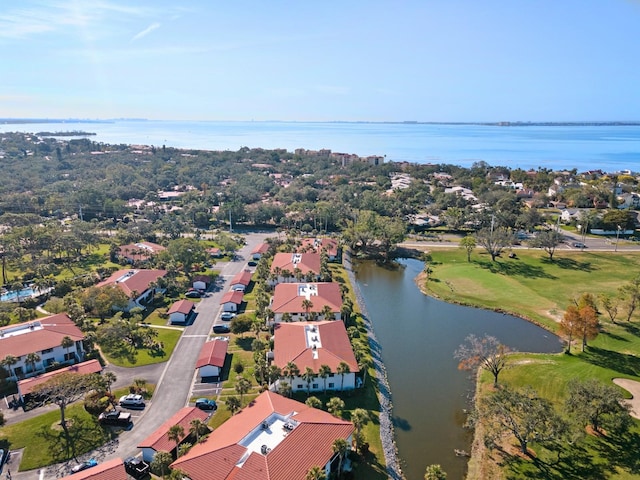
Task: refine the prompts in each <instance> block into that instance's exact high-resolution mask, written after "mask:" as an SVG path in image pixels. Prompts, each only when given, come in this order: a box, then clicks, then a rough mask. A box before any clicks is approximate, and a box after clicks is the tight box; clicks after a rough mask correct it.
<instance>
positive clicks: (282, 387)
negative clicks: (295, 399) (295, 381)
mask: <svg viewBox="0 0 640 480" xmlns="http://www.w3.org/2000/svg"><path fill="white" fill-rule="evenodd" d="M291 391H292V388H291V384H289V383H287V382H280V383H279V384H278V393H279V394H280V395H282V396H283V397H290V396H291Z"/></svg>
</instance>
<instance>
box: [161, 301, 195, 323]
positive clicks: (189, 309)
mask: <svg viewBox="0 0 640 480" xmlns="http://www.w3.org/2000/svg"><path fill="white" fill-rule="evenodd" d="M195 307H196V304H195V303H193V302H192V301H191V300H178V301H177V302H174V303H173V305H171V308H169V310H168V311H167V314H168V315H169V320H170V321H171V323H172V324H185V323H187V321H188V320H189V317H190V316H191V314H192V313H193V310H194V308H195Z"/></svg>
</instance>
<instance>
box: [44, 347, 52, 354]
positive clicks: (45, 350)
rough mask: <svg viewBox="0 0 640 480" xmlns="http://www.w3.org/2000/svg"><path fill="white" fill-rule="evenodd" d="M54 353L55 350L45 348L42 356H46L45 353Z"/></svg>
mask: <svg viewBox="0 0 640 480" xmlns="http://www.w3.org/2000/svg"><path fill="white" fill-rule="evenodd" d="M51 352H53V348H45V349H44V350H42V354H43V355H44V354H45V353H51Z"/></svg>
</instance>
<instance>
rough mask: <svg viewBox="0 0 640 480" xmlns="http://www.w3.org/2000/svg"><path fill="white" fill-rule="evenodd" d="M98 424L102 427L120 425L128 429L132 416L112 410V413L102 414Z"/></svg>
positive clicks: (99, 416)
mask: <svg viewBox="0 0 640 480" xmlns="http://www.w3.org/2000/svg"><path fill="white" fill-rule="evenodd" d="M98 422H100V423H101V424H102V425H118V426H121V427H128V426H129V425H130V424H131V414H130V413H129V412H122V411H120V410H111V411H110V412H102V413H101V414H100V415H98Z"/></svg>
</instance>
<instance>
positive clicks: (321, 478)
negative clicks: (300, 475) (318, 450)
mask: <svg viewBox="0 0 640 480" xmlns="http://www.w3.org/2000/svg"><path fill="white" fill-rule="evenodd" d="M304 478H305V480H326V478H327V477H326V475H325V474H324V470H323V469H322V467H319V466H317V465H315V466H313V467H311V468H310V469H309V471H308V472H307V476H306V477H304Z"/></svg>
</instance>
